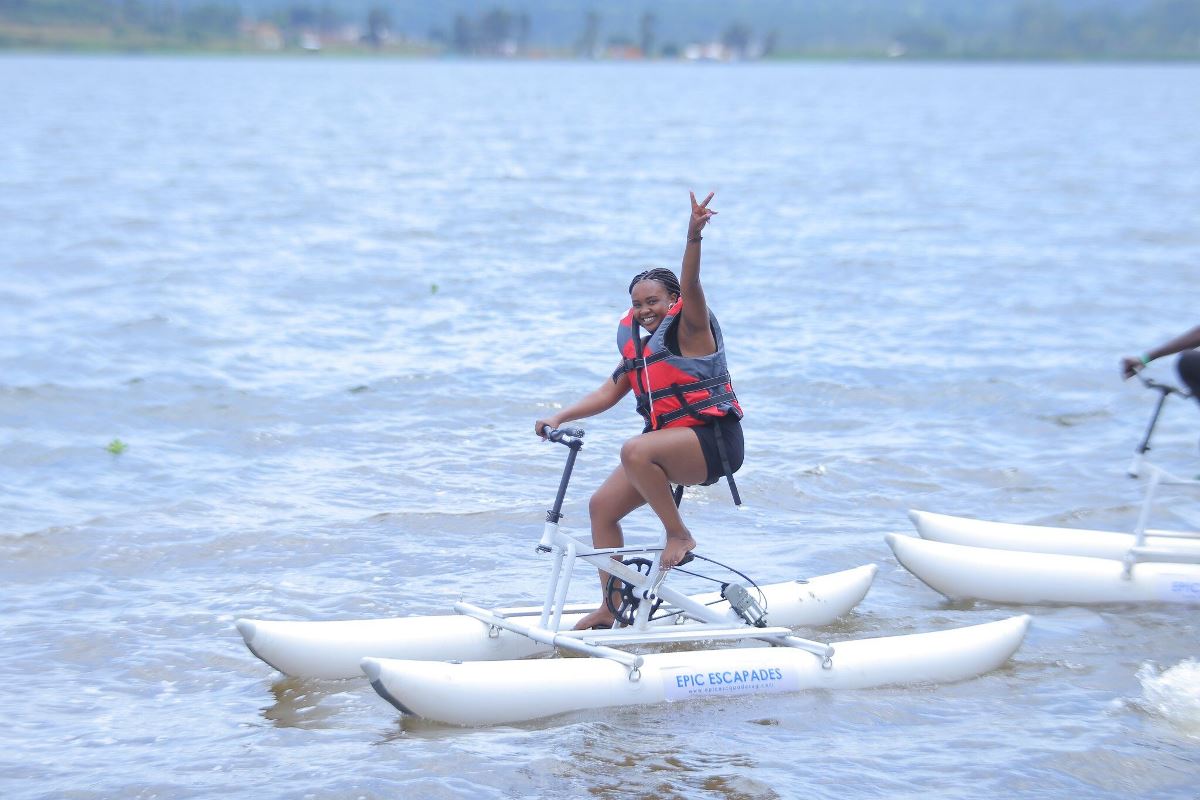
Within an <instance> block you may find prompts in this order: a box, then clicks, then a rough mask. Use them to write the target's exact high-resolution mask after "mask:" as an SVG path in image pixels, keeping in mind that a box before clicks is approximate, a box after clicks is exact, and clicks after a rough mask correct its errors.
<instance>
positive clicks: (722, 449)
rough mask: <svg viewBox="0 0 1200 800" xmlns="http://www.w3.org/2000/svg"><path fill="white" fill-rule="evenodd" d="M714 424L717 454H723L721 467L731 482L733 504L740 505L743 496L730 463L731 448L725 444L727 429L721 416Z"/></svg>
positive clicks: (726, 478)
mask: <svg viewBox="0 0 1200 800" xmlns="http://www.w3.org/2000/svg"><path fill="white" fill-rule="evenodd" d="M713 425H715V426H716V427H717V454H718V455H720V456H721V469H723V470H725V480H726V482H728V483H729V493H730V494H732V495H733V504H734V505H735V506H740V505H741V504H742V496H741V494H739V493H738V488H737V482H736V481H734V479H733V466H732V465H731V464H730V463H729V450H728V448H727V447H726V445H725V431H724V429H723V428H722V427H721V420H720V418H717V419H716V420H714V421H713Z"/></svg>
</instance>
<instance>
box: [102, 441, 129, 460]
mask: <svg viewBox="0 0 1200 800" xmlns="http://www.w3.org/2000/svg"><path fill="white" fill-rule="evenodd" d="M128 447H129V445H127V444H125V443H124V442H122V441H121V440H120V439H113V440H112V441H111V442H109V443H108V447H106V448H104V449H105V450H107V451H108V452H110V453H112V454H113V455H114V456H119V455H121V453H124V452H125V450H126V449H128Z"/></svg>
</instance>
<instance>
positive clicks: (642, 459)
mask: <svg viewBox="0 0 1200 800" xmlns="http://www.w3.org/2000/svg"><path fill="white" fill-rule="evenodd" d="M649 460H650V448H649V447H648V443H647V442H646V439H645V437H642V436H635V437H633V438H632V439H626V440H625V444H623V445H621V464H622V465H623V466H629V465H630V464H644V463H646V462H647V461H649Z"/></svg>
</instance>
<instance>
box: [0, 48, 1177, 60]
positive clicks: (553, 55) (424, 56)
mask: <svg viewBox="0 0 1200 800" xmlns="http://www.w3.org/2000/svg"><path fill="white" fill-rule="evenodd" d="M14 55H58V56H178V57H207V56H212V57H234V58H260V59H284V60H287V59H292V60H313V59H334V60H339V61H342V60H357V61H373V60H378V61H463V62H497V63H514V64H520V63H538V62H552V63H580V64H587V63H592V64H673V63H678V64H689V63H694V64H709V65H711V64H717V63H719V64H730V65H737V64H789V63H849V62H869V63H879V64H938V63H947V64H952V63H964V64H1200V54H1197V55H1194V56H1193V55H1178V54H1158V55H1154V54H1151V55H1078V54H1055V53H1049V54H1043V55H1012V54H997V53H964V54H954V55H944V54H943V55H930V54H911V55H910V54H905V55H899V56H897V55H890V54H887V53H879V52H862V51H850V50H847V51H843V52H832V53H830V52H821V53H809V52H798V53H776V54H773V55H770V56H765V57H761V58H754V59H689V58H684V57H676V58H666V57H655V58H607V57H601V58H580V57H579V56H576V55H573V54H572V53H569V52H544V53H533V54H523V55H518V56H497V55H470V54H462V53H444V52H432V51H428V50H424V49H418V48H413V49H410V50H406V49H404V48H383V49H380V50H369V49H364V48H355V47H325V48H321V49H320V50H316V51H310V50H302V49H300V48H284V49H280V50H263V49H260V48H255V47H246V46H236V45H230V46H225V47H221V46H212V47H194V46H184V45H161V46H128V45H123V46H117V45H112V44H94V43H90V44H77V43H70V44H63V43H54V44H50V43H47V44H40V45H31V44H20V45H4V44H0V58H3V57H5V56H14Z"/></svg>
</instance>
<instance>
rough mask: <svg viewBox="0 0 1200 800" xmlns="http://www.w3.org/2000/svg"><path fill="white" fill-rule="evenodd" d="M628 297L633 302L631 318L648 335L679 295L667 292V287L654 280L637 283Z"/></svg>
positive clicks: (652, 331)
mask: <svg viewBox="0 0 1200 800" xmlns="http://www.w3.org/2000/svg"><path fill="white" fill-rule="evenodd" d="M629 297H630V298H631V299H632V300H633V318H634V319H636V320H637V323H638V324H639V325H641V326H642V327H643V328H645V329H646V331H647V332H649V333H654V330H655V329H656V328H657V327H658V326H659V324H660V323H662V321H663V317H665V316H666V315H667V312H668V311H669V310H670V308H671V305H672V304H673V303H674V302H675V301H676V300H678V299H679V295H677V294H672V293H671V292H669V291H667V287H665V286H663V285H662V284H661V283H659V282H658V281H655V280H644V281H638V282H637V283H636V284H635V285H634V287H633V291H632V292H630V293H629Z"/></svg>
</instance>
